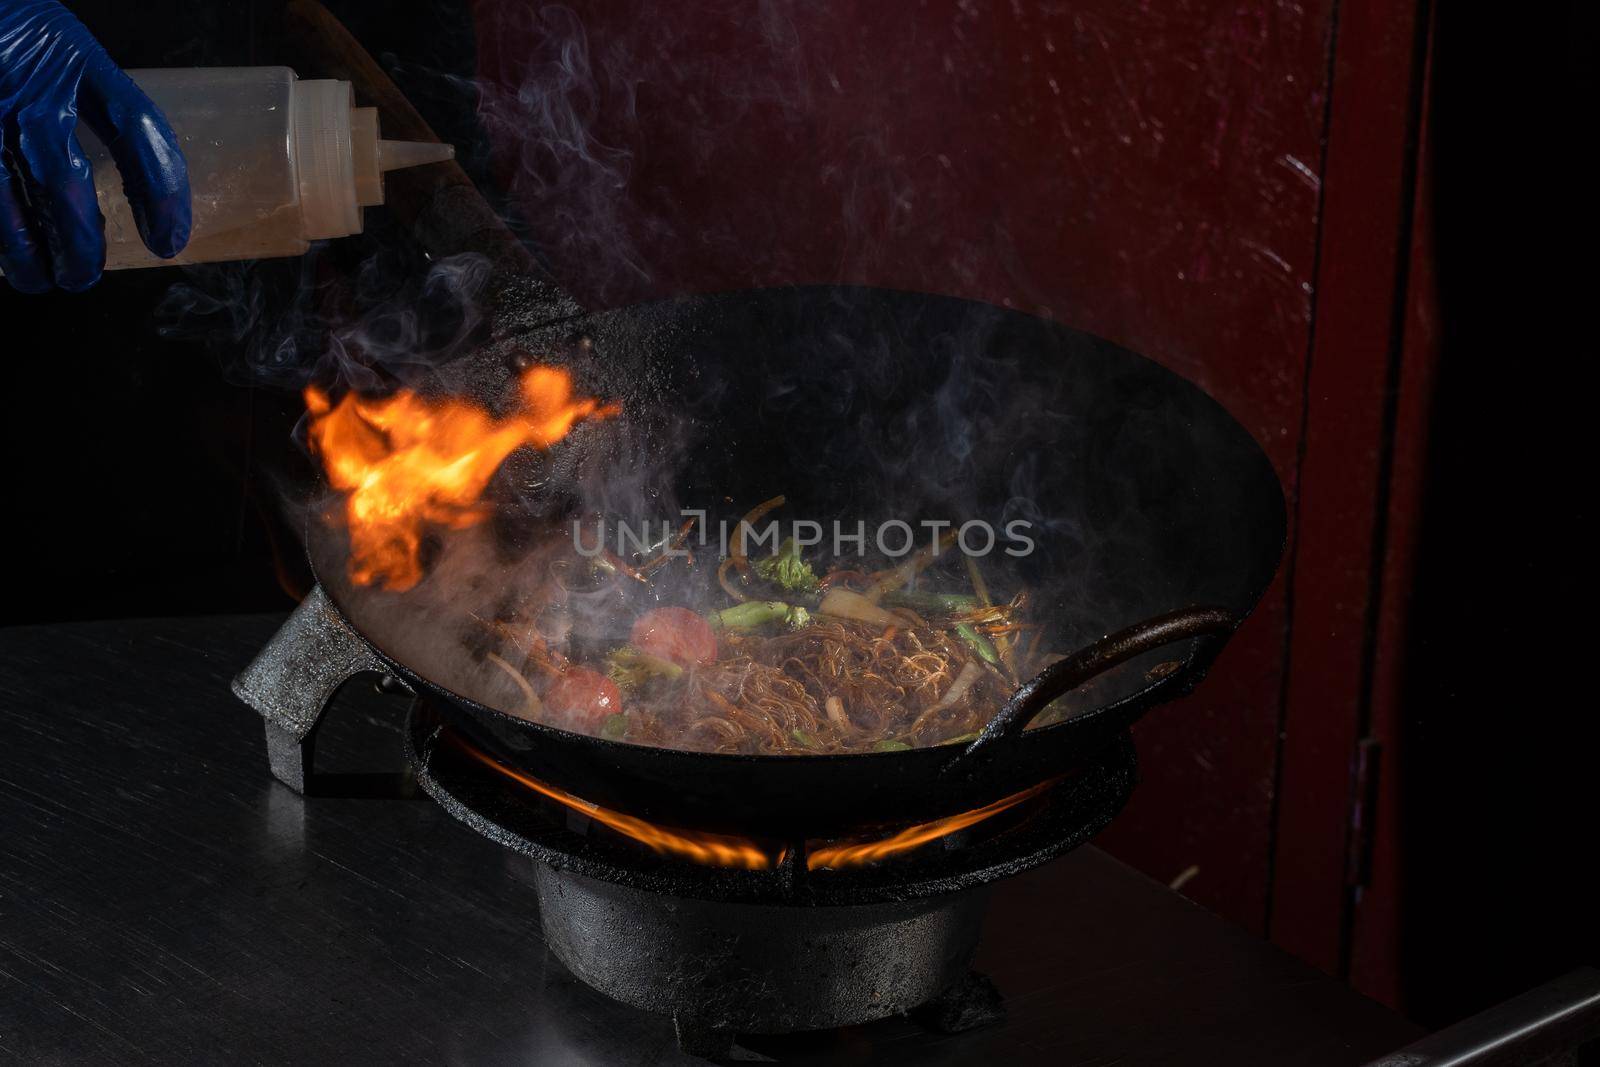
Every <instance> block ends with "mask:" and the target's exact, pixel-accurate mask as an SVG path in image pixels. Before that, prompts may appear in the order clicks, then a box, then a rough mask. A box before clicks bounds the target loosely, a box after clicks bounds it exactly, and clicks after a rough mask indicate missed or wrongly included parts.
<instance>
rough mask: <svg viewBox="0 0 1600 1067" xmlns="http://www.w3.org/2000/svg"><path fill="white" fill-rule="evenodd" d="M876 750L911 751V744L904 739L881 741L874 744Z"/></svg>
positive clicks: (873, 749) (873, 747) (873, 748)
mask: <svg viewBox="0 0 1600 1067" xmlns="http://www.w3.org/2000/svg"><path fill="white" fill-rule="evenodd" d="M872 751H874V752H910V751H911V746H910V745H908V744H906V743H905V742H904V741H879V742H878V743H877V744H875V745H873V746H872Z"/></svg>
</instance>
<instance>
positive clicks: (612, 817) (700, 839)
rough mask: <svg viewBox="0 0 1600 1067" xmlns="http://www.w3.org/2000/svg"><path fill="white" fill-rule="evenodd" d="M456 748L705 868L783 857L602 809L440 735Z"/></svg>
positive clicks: (766, 864)
mask: <svg viewBox="0 0 1600 1067" xmlns="http://www.w3.org/2000/svg"><path fill="white" fill-rule="evenodd" d="M442 736H443V737H445V738H447V739H448V740H449V741H450V742H451V743H452V744H453V745H454V746H455V747H456V748H459V749H460V750H461V751H463V752H465V753H466V754H467V755H469V756H471V757H472V758H473V759H475V760H477V761H478V762H479V763H481V764H483V765H484V766H485V767H488V768H490V769H491V770H494V771H497V772H498V773H500V774H503V775H505V776H506V777H507V778H510V779H511V780H512V781H514V782H516V783H518V784H519V785H523V786H526V787H528V788H529V789H532V790H533V791H534V792H536V793H539V794H541V795H543V796H547V797H549V798H550V799H551V800H554V801H555V802H556V803H558V804H562V805H564V806H566V807H568V808H571V809H572V810H573V811H576V812H579V813H580V814H583V815H587V816H589V817H590V818H591V819H594V820H595V821H596V822H599V823H603V824H604V825H606V826H609V827H611V829H613V830H615V831H617V832H618V833H620V834H624V835H626V836H628V837H631V838H633V839H634V840H635V841H638V842H639V843H640V844H642V845H645V846H647V847H648V848H651V849H653V850H654V851H656V852H659V853H662V854H663V855H666V854H671V855H677V856H682V857H684V858H685V859H689V860H693V861H694V862H695V863H700V864H704V865H706V866H708V867H742V868H744V869H745V870H750V871H764V870H768V869H769V868H771V867H774V866H776V865H777V863H779V862H781V861H782V859H783V856H782V854H779V855H778V856H777V857H773V856H769V855H767V853H766V852H765V851H763V850H762V849H761V848H760V846H758V845H757V844H756V843H755V842H754V841H747V840H745V839H743V838H739V837H729V836H726V835H724V834H708V833H701V832H699V831H694V830H669V829H667V828H666V827H664V826H657V825H655V824H654V823H649V822H645V821H644V820H643V819H636V818H634V817H633V816H632V815H624V814H622V813H621V812H617V811H612V810H610V809H609V808H602V807H601V806H600V805H598V804H591V803H590V802H589V801H587V800H584V799H582V798H580V797H575V796H573V795H572V794H571V793H568V792H566V791H564V790H561V789H556V788H554V787H553V786H548V785H545V784H544V783H543V782H541V781H539V780H538V779H537V778H530V777H529V776H528V775H526V774H523V773H522V772H521V771H518V770H514V769H513V768H511V767H507V766H506V765H505V764H503V763H500V762H499V761H498V760H496V759H494V757H492V756H490V755H489V754H488V753H487V752H484V751H483V750H482V749H479V748H477V747H476V746H474V745H471V744H469V743H467V742H466V741H464V740H462V739H461V738H460V737H458V736H456V735H455V734H454V733H453V732H451V731H448V730H447V731H445V732H444V734H443V735H442Z"/></svg>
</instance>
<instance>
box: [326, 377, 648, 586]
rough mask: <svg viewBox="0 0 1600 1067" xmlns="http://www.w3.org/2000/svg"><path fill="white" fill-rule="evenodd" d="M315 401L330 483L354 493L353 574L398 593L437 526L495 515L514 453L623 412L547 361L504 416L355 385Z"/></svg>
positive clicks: (350, 517) (465, 403) (459, 402)
mask: <svg viewBox="0 0 1600 1067" xmlns="http://www.w3.org/2000/svg"><path fill="white" fill-rule="evenodd" d="M305 399H306V407H307V408H308V409H309V410H310V413H311V430H310V432H311V442H312V445H313V447H314V449H315V451H316V453H317V456H318V458H320V459H321V461H322V467H323V470H324V471H325V472H326V473H327V476H328V482H329V484H331V485H332V486H333V487H334V488H335V489H337V490H340V491H341V492H344V493H346V494H348V495H347V498H346V500H345V517H346V520H347V521H348V523H349V527H350V577H351V579H352V580H353V581H355V582H357V583H358V584H361V585H370V584H372V583H374V582H378V583H381V584H383V585H385V586H387V587H388V588H390V589H394V590H397V591H400V590H405V589H410V588H411V587H412V586H414V585H416V584H417V583H418V582H419V581H421V580H422V564H421V562H420V560H419V558H418V549H419V548H420V546H421V544H422V535H423V532H424V530H425V528H426V527H427V526H428V525H429V524H433V525H438V526H444V527H447V528H449V529H463V528H465V527H468V526H474V525H476V524H478V523H480V522H482V521H484V519H485V518H487V517H488V509H487V508H486V507H484V506H483V505H482V504H481V503H480V501H479V498H480V497H481V496H482V495H483V491H484V489H485V488H486V487H487V486H488V484H489V479H491V478H493V477H494V472H495V471H497V470H499V469H500V464H501V463H503V462H505V459H506V457H507V456H509V455H510V454H511V453H512V452H513V451H515V450H516V449H518V448H521V447H523V446H525V445H527V446H532V447H534V448H549V447H550V446H551V445H553V444H555V443H556V442H557V441H559V440H561V439H562V438H563V437H565V436H566V435H567V434H568V433H569V432H570V431H571V430H572V427H573V426H574V425H576V424H577V423H578V422H580V421H581V420H584V419H599V418H606V417H609V416H611V415H615V414H616V413H617V412H618V411H619V410H620V408H619V407H618V406H617V405H615V404H602V403H601V402H600V401H598V400H594V399H591V398H588V397H579V396H574V395H573V392H572V376H571V375H570V374H568V373H567V372H566V371H565V370H563V369H561V368H559V367H545V366H532V367H529V368H528V369H527V370H526V371H524V372H523V374H522V377H521V380H520V383H519V390H518V397H517V405H516V407H515V408H514V409H513V410H512V411H511V412H510V413H509V414H507V415H506V416H504V417H503V418H497V417H496V416H494V415H492V414H490V412H489V411H487V410H486V409H484V408H483V407H481V406H479V405H477V404H475V403H473V402H471V401H469V400H463V399H460V398H457V397H444V398H429V397H424V396H420V395H418V394H417V393H415V392H413V391H412V390H409V389H402V390H400V391H399V392H397V393H395V394H394V395H392V396H386V397H378V398H369V397H361V396H357V395H356V394H354V393H348V394H346V395H345V396H344V397H343V398H341V399H340V401H339V402H338V404H334V403H332V402H331V401H330V400H329V398H328V395H327V394H326V393H324V392H323V391H322V390H320V389H317V388H315V387H312V388H308V389H307V390H306V394H305Z"/></svg>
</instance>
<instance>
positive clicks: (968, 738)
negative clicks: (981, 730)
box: [939, 730, 978, 745]
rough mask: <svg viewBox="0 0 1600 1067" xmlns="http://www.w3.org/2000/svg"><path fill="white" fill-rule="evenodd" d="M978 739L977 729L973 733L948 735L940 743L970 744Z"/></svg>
mask: <svg viewBox="0 0 1600 1067" xmlns="http://www.w3.org/2000/svg"><path fill="white" fill-rule="evenodd" d="M977 739H978V731H977V730H973V731H972V732H971V733H965V734H956V736H954V737H947V738H945V739H944V740H943V741H940V742H939V743H940V744H941V745H970V744H971V743H972V742H974V741H976V740H977Z"/></svg>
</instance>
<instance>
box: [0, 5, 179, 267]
mask: <svg viewBox="0 0 1600 1067" xmlns="http://www.w3.org/2000/svg"><path fill="white" fill-rule="evenodd" d="M80 117H81V118H82V119H83V121H84V122H86V123H88V125H89V128H90V129H91V130H93V131H94V132H95V134H96V135H97V136H98V137H99V138H100V139H101V140H102V141H103V142H104V143H105V146H106V148H108V149H109V150H110V152H111V158H112V159H114V160H115V161H116V164H117V169H118V170H119V171H121V172H122V187H123V190H124V192H125V193H126V194H127V197H128V203H129V204H130V205H131V206H132V208H133V218H134V221H135V222H136V223H137V224H138V226H139V235H140V236H141V237H143V238H144V243H145V245H146V246H147V247H148V248H149V249H150V251H152V252H154V253H155V254H156V255H158V256H161V257H162V258H164V259H165V258H171V257H172V256H175V255H177V254H178V253H179V252H181V251H182V250H183V246H184V245H185V244H187V243H188V241H189V170H188V168H187V167H186V166H185V165H184V162H183V153H182V152H181V151H179V149H178V139H177V137H175V136H174V135H173V133H172V128H171V127H170V126H168V125H167V120H166V119H165V118H164V117H162V114H161V112H160V110H158V109H157V108H156V106H155V104H153V103H151V102H150V98H149V97H147V96H145V95H144V93H142V92H140V91H139V87H138V86H136V85H134V84H133V81H132V79H130V78H129V77H128V76H127V75H126V74H124V73H122V71H121V70H120V69H119V68H118V67H117V65H116V64H115V63H113V62H112V61H111V57H110V56H108V55H106V50H105V49H104V48H101V47H100V42H98V41H96V40H95V39H94V38H93V37H92V36H91V35H90V34H89V31H88V29H86V28H85V27H84V25H83V23H81V22H79V21H78V20H77V19H76V18H74V17H73V16H72V14H71V12H69V11H68V10H67V9H66V8H64V7H62V6H61V5H60V4H59V3H57V2H56V0H0V271H4V272H5V277H6V281H8V282H10V283H11V285H12V286H13V287H14V288H16V289H20V290H22V291H23V292H25V293H38V292H43V291H44V290H46V289H49V288H50V287H51V286H52V285H59V286H60V287H61V288H63V289H71V290H79V289H87V288H88V287H89V286H91V285H93V284H94V283H95V282H97V281H99V280H100V272H101V270H103V269H104V267H105V262H106V239H105V232H104V226H105V220H104V219H103V218H101V216H100V206H99V204H97V203H96V202H95V198H94V172H93V168H91V167H90V165H89V161H88V160H87V159H85V158H84V155H83V146H82V145H80V144H79V143H78V137H77V133H76V130H77V126H78V119H79V118H80Z"/></svg>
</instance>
